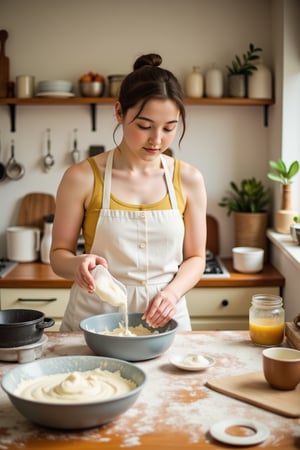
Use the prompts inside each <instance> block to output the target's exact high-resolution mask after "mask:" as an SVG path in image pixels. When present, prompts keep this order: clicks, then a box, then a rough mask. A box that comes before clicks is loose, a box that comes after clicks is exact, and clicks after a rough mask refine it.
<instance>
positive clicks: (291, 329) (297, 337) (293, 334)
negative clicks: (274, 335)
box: [285, 322, 300, 350]
mask: <svg viewBox="0 0 300 450" xmlns="http://www.w3.org/2000/svg"><path fill="white" fill-rule="evenodd" d="M285 335H286V338H287V341H288V343H289V345H290V346H291V347H293V348H296V349H297V350H300V328H297V327H296V325H295V324H294V322H287V323H286V324H285Z"/></svg>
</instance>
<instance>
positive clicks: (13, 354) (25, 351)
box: [0, 334, 48, 363]
mask: <svg viewBox="0 0 300 450" xmlns="http://www.w3.org/2000/svg"><path fill="white" fill-rule="evenodd" d="M47 341H48V337H47V336H46V335H45V334H43V336H42V337H41V339H40V340H39V341H37V342H34V343H33V344H28V345H22V346H20V347H7V348H6V347H5V348H4V347H1V348H0V361H9V362H14V361H17V362H19V363H27V362H30V361H34V360H35V359H38V358H40V357H41V356H42V354H43V351H44V347H45V345H46V343H47Z"/></svg>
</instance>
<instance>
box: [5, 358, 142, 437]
mask: <svg viewBox="0 0 300 450" xmlns="http://www.w3.org/2000/svg"><path fill="white" fill-rule="evenodd" d="M145 383H146V375H145V373H144V371H143V370H142V369H140V368H139V367H136V366H135V365H133V364H131V363H129V362H126V361H121V360H118V359H113V358H106V357H99V356H60V357H57V358H46V359H42V360H39V361H34V362H30V363H27V364H23V365H21V366H18V367H15V368H13V369H10V370H9V371H8V372H7V373H6V374H5V375H4V376H3V378H2V381H1V384H2V388H3V390H4V391H5V392H6V393H7V395H8V397H9V399H10V401H11V402H12V404H13V405H14V406H15V408H16V409H17V410H18V411H19V412H20V413H21V414H22V415H23V416H25V417H26V418H27V419H29V420H30V421H32V422H34V423H36V424H38V425H42V426H46V427H50V428H57V429H65V430H72V429H74V430H75V429H76V430H77V429H85V428H91V427H97V426H100V425H103V424H105V423H108V422H111V421H113V420H115V419H116V418H117V417H118V416H119V415H121V414H123V413H124V412H125V411H127V410H128V409H129V408H130V407H131V406H132V405H133V404H134V402H135V401H136V400H137V398H138V396H139V394H140V392H141V390H142V389H143V387H144V385H145Z"/></svg>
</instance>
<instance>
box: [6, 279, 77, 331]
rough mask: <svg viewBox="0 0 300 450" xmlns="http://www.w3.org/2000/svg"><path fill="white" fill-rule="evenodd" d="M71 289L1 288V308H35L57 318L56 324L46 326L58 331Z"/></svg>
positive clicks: (52, 317)
mask: <svg viewBox="0 0 300 450" xmlns="http://www.w3.org/2000/svg"><path fill="white" fill-rule="evenodd" d="M69 292H70V290H69V289H59V288H58V289H55V288H51V289H37V288H25V289H21V288H18V289H14V288H7V289H6V288H1V290H0V305H1V309H35V310H38V311H41V312H43V313H44V314H45V317H49V318H51V319H54V320H55V325H53V326H52V327H51V328H48V329H47V328H46V330H49V331H58V330H59V327H60V324H61V322H62V318H63V315H64V312H65V309H66V307H67V303H68V300H69Z"/></svg>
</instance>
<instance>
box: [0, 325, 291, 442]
mask: <svg viewBox="0 0 300 450" xmlns="http://www.w3.org/2000/svg"><path fill="white" fill-rule="evenodd" d="M47 336H48V337H49V340H48V343H47V347H46V349H45V352H44V354H43V356H42V357H43V358H49V357H54V356H63V355H90V354H92V352H91V351H90V350H89V348H88V347H87V346H86V344H85V341H84V337H83V335H82V333H81V332H77V333H65V334H64V333H55V332H47ZM187 351H191V352H197V353H200V352H201V353H206V354H208V355H211V356H213V357H214V358H215V359H216V364H215V365H214V366H212V367H211V368H209V369H208V370H206V371H203V372H186V371H181V370H179V369H176V368H175V367H173V366H172V365H171V364H170V363H169V357H170V356H171V355H172V354H174V353H178V352H187ZM261 352H262V348H261V347H258V346H255V345H254V344H252V343H251V341H250V340H249V337H248V332H247V331H205V332H178V333H177V335H176V336H175V340H174V343H173V345H172V346H171V348H170V349H169V350H168V351H167V352H166V353H165V354H164V355H162V356H161V357H159V358H156V359H153V360H150V361H145V362H139V363H136V364H137V365H138V366H139V367H141V368H142V369H143V370H144V371H145V372H146V373H147V376H148V380H147V384H146V386H145V388H144V390H143V391H142V393H141V395H140V396H139V398H138V400H137V401H136V403H135V404H134V405H133V406H132V407H131V408H130V409H129V410H128V411H127V412H126V413H124V414H123V415H122V416H120V417H119V418H118V419H116V420H115V421H114V422H112V423H110V424H108V425H105V426H103V427H100V428H94V429H90V430H86V431H80V432H69V431H66V432H65V431H55V430H47V429H44V428H42V427H38V426H36V425H34V424H32V423H30V422H29V421H27V420H26V419H25V418H24V417H23V416H21V415H20V414H19V413H18V412H17V411H16V409H15V408H14V407H13V406H12V404H11V403H10V401H9V399H8V397H7V396H6V394H5V393H4V392H3V390H1V392H0V449H1V450H12V449H20V448H22V449H39V450H42V449H50V448H53V449H55V450H72V449H78V448H80V449H82V450H89V449H101V450H112V449H116V448H122V449H125V450H126V449H135V450H139V449H140V450H144V449H149V450H150V449H151V450H152V449H156V448H159V449H165V450H167V449H178V450H179V449H180V450H183V449H204V450H205V449H207V450H210V449H222V448H223V449H224V448H233V447H231V446H229V445H226V444H222V443H219V442H217V441H216V440H214V439H213V438H212V437H211V436H210V434H209V428H210V426H211V425H212V424H214V423H215V422H217V421H220V420H223V419H225V418H228V417H232V416H234V417H238V418H244V419H245V418H247V419H253V420H256V421H259V422H261V423H263V424H264V425H265V426H267V427H268V428H269V430H270V437H269V438H268V439H267V440H266V441H265V442H263V443H261V444H259V445H257V446H255V447H259V448H263V449H265V450H271V449H272V450H275V449H278V448H281V449H284V450H291V449H299V448H300V420H299V419H298V418H296V419H291V418H287V417H283V416H281V415H278V414H274V413H271V412H269V411H266V410H264V409H262V408H259V407H256V406H253V405H251V404H248V403H244V402H242V401H239V400H235V399H233V398H231V397H228V396H226V395H223V394H220V393H218V392H216V391H213V390H211V389H209V388H208V387H207V386H206V382H207V381H208V380H209V379H212V378H217V377H222V376H224V375H237V374H243V373H247V372H249V373H250V372H253V371H257V370H261ZM14 366H15V363H7V362H2V363H1V364H0V374H1V375H2V374H3V373H5V372H6V371H7V370H9V369H10V368H12V367H14ZM299 394H300V390H298V389H297V391H295V395H299ZM299 401H300V397H299ZM255 447H254V448H255ZM235 448H241V447H235ZM243 448H250V447H243ZM251 448H253V447H251Z"/></svg>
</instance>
